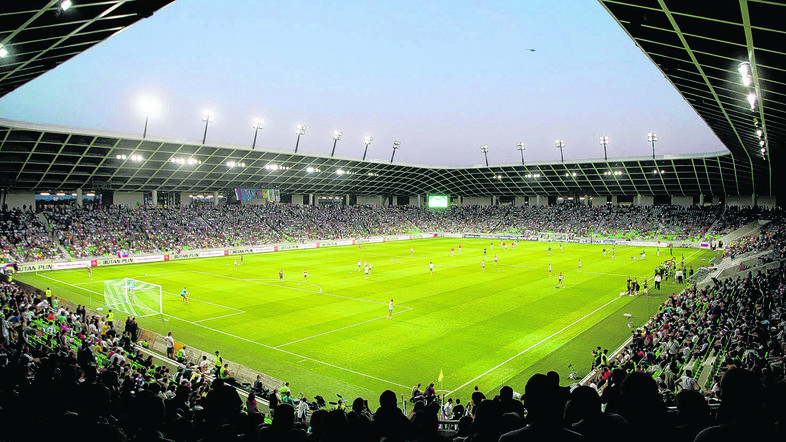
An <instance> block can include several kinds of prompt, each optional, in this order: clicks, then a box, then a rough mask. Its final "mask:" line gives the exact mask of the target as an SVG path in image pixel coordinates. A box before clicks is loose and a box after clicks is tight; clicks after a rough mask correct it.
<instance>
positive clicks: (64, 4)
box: [60, 0, 73, 11]
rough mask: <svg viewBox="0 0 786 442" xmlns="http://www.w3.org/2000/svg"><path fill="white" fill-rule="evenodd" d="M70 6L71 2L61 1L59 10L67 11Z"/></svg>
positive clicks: (69, 0)
mask: <svg viewBox="0 0 786 442" xmlns="http://www.w3.org/2000/svg"><path fill="white" fill-rule="evenodd" d="M71 5H73V3H71V0H63V1H62V2H60V9H62V10H63V11H67V10H68V8H70V7H71Z"/></svg>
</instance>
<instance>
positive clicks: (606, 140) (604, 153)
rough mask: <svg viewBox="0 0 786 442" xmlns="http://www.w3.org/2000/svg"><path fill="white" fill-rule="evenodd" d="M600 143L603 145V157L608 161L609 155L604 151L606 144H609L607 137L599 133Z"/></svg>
mask: <svg viewBox="0 0 786 442" xmlns="http://www.w3.org/2000/svg"><path fill="white" fill-rule="evenodd" d="M600 145H601V146H603V159H604V160H606V161H608V160H609V156H608V154H607V153H606V146H608V145H609V137H607V136H606V135H601V136H600Z"/></svg>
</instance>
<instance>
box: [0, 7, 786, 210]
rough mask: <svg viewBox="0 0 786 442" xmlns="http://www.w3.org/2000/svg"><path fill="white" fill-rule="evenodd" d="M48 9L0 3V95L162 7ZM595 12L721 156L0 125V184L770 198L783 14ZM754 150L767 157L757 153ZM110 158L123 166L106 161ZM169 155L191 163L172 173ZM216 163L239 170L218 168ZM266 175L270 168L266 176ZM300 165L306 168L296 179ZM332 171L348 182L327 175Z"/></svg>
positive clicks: (744, 10) (778, 127)
mask: <svg viewBox="0 0 786 442" xmlns="http://www.w3.org/2000/svg"><path fill="white" fill-rule="evenodd" d="M10 3H13V4H10ZM59 3H60V2H59V0H58V1H56V0H50V1H25V2H5V3H4V5H3V6H2V7H0V20H1V21H0V23H1V24H2V26H0V30H2V31H0V42H2V43H3V45H4V48H6V49H8V51H9V53H8V55H7V56H6V59H5V60H4V61H3V63H0V97H2V96H3V95H5V94H7V93H8V92H10V91H12V90H14V89H16V88H17V87H19V86H21V85H22V84H24V83H26V82H28V81H30V80H32V79H33V78H36V77H37V76H39V75H41V74H42V73H45V72H47V71H48V70H51V69H53V68H55V67H56V66H57V65H58V64H60V63H62V62H64V61H66V60H68V59H69V58H71V57H73V56H74V55H77V54H79V53H81V52H82V51H84V50H86V49H88V48H90V47H92V46H93V45H95V44H97V43H99V42H101V41H103V40H105V39H107V38H109V37H110V36H112V35H114V34H115V33H117V32H120V31H121V30H123V29H124V28H125V27H127V26H130V25H131V24H133V23H135V22H136V21H138V20H139V19H141V18H145V17H149V16H150V15H152V13H153V12H154V11H156V10H158V9H160V8H161V7H163V6H165V5H167V4H168V3H171V0H144V1H143V0H126V1H122V0H115V1H93V2H89V1H88V2H83V1H80V2H79V5H78V6H76V5H75V6H74V8H75V10H74V11H72V12H74V13H73V14H68V16H67V18H63V17H65V14H62V13H60V12H59V8H58V4H59ZM601 3H602V4H603V5H604V6H605V7H606V8H607V10H608V11H609V12H610V13H611V14H612V15H613V16H614V17H615V19H616V20H617V21H618V22H619V23H620V25H621V26H622V27H623V28H624V29H625V30H626V31H627V32H628V34H629V35H630V36H631V38H632V39H633V40H634V41H635V43H636V44H637V45H638V46H639V47H641V48H642V50H643V51H644V52H645V53H646V54H647V55H648V56H649V57H650V58H651V59H652V60H653V62H654V63H655V64H657V65H658V66H659V67H660V69H661V70H662V71H663V73H664V75H665V76H666V77H667V78H668V80H669V81H671V82H672V84H673V85H674V86H675V87H676V88H677V90H678V91H679V92H680V93H681V94H682V96H683V97H685V99H686V100H687V101H688V103H690V104H691V106H692V107H693V108H694V109H695V110H696V112H697V113H698V114H699V115H700V116H701V117H702V118H703V119H704V120H705V121H706V122H707V124H708V125H709V126H710V128H711V129H712V130H713V131H714V132H715V133H716V134H717V135H718V137H719V138H720V140H721V141H722V142H723V143H724V145H725V146H726V147H727V148H728V150H729V153H717V152H716V153H709V154H706V155H689V156H680V157H658V158H657V159H656V160H653V159H651V158H647V159H642V158H638V159H635V158H632V159H628V160H615V161H611V162H606V161H585V162H581V161H579V162H570V163H564V164H563V163H529V164H525V165H502V166H492V167H469V168H434V167H423V166H413V165H402V164H387V163H383V162H369V161H357V160H350V159H341V158H329V157H326V156H318V155H294V154H292V153H288V152H284V151H273V150H270V149H268V150H267V151H265V152H260V151H250V150H248V148H247V147H239V146H228V145H216V144H211V145H199V144H196V142H194V141H184V140H166V139H158V140H153V139H139V138H138V137H137V138H135V137H132V136H125V135H119V134H111V133H100V132H97V131H86V130H82V129H74V128H62V127H54V126H41V125H33V124H28V123H20V122H12V121H0V167H1V168H2V170H3V174H2V178H0V186H2V187H4V188H7V189H24V190H35V191H44V190H46V191H56V190H64V191H68V190H75V189H77V188H82V189H85V190H87V189H93V190H97V189H111V190H120V191H141V190H153V189H157V190H160V191H187V192H205V191H212V190H228V189H231V188H236V187H247V188H278V189H281V190H282V191H283V192H288V193H318V194H328V193H339V194H345V193H352V194H397V195H409V194H421V193H448V194H453V195H467V196H470V195H500V196H505V195H511V196H513V195H555V196H557V195H560V196H565V195H620V194H622V195H635V194H642V195H697V194H705V195H745V194H751V193H756V194H773V193H779V192H782V190H781V187H780V186H779V185H778V184H777V183H776V181H777V182H779V181H780V180H779V179H778V174H777V164H779V163H778V158H779V151H780V149H781V148H782V146H781V144H782V139H783V135H784V124H786V122H785V120H786V104H784V103H786V100H784V85H785V84H786V78H784V68H785V67H786V57H784V52H783V48H786V32H784V29H785V28H786V27H784V25H783V22H782V21H781V20H780V19H779V17H781V16H783V13H784V12H786V6H784V5H782V4H779V3H773V2H765V1H754V0H748V1H740V2H716V3H714V4H713V5H712V8H708V7H706V5H697V4H695V2H681V1H676V0H669V1H666V0H635V1H607V0H601ZM22 5H24V6H22ZM743 62H746V63H747V66H749V72H750V77H751V78H750V80H751V85H750V86H745V85H743V83H742V77H741V74H740V70H739V69H740V64H741V63H743ZM751 93H753V94H754V95H755V96H756V102H755V106H753V109H751V105H750V104H749V101H748V95H750V94H751ZM642 106H646V103H642ZM757 124H758V126H756V125H757ZM757 128H760V129H761V131H762V133H761V135H758V134H757V132H756V129H757ZM761 140H763V141H764V142H765V145H766V148H767V150H766V152H765V154H764V155H762V153H761V150H760V149H761V146H760V141H761ZM122 155H125V156H126V157H125V158H126V159H119V158H123V157H122ZM131 155H139V156H141V158H142V160H141V162H139V163H136V162H134V161H133V160H131V159H129V158H131ZM118 156H120V157H119V158H118ZM173 158H174V159H175V160H178V159H182V160H185V159H187V158H193V159H195V160H198V161H201V163H200V164H194V165H188V164H178V163H175V162H172V161H171V160H172V159H173ZM229 161H235V162H236V163H245V167H233V168H230V167H229V166H227V162H229ZM273 165H276V166H283V167H284V168H283V169H282V168H280V167H279V168H277V169H273ZM308 167H311V168H313V169H318V170H319V172H311V173H309V172H306V169H307V168H308ZM339 169H340V170H342V171H344V172H349V173H344V174H338V173H336V171H337V170H339ZM656 170H657V171H658V172H657V173H656V172H655V171H656ZM661 171H662V173H661ZM615 173H616V174H615ZM574 174H575V175H574Z"/></svg>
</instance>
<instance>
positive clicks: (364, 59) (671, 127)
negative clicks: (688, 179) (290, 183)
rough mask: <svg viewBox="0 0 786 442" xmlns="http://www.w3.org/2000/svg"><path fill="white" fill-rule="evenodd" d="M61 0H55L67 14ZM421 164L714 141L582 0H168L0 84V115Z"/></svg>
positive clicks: (599, 9)
mask: <svg viewBox="0 0 786 442" xmlns="http://www.w3.org/2000/svg"><path fill="white" fill-rule="evenodd" d="M78 3H79V2H78V0H74V5H75V6H76V7H74V8H72V9H71V10H69V11H67V12H66V13H69V14H78V13H79V10H78V9H79V8H78ZM143 97H152V98H153V99H154V100H155V101H157V102H158V103H159V104H160V108H159V109H158V110H157V111H156V112H154V113H153V114H151V115H150V120H149V127H148V138H151V139H156V138H159V137H161V138H173V137H176V138H180V139H188V140H193V142H194V143H200V142H201V139H202V134H203V131H204V123H203V122H202V116H203V114H204V112H205V111H206V110H208V109H209V110H212V111H214V112H215V121H214V122H213V123H211V124H210V126H209V128H208V133H207V142H208V143H220V144H236V145H238V146H240V147H241V148H250V145H251V140H252V138H253V135H254V130H253V129H252V127H251V125H252V121H253V119H254V118H261V119H264V128H263V129H262V130H261V131H260V132H259V138H258V141H257V149H265V148H272V149H285V150H290V149H292V150H293V149H294V146H295V140H296V135H295V127H296V125H297V124H298V123H302V124H305V125H306V127H307V129H306V133H305V135H303V136H302V138H301V140H300V147H299V153H304V154H320V155H329V154H330V150H331V148H332V145H333V140H332V135H333V132H334V130H336V129H341V130H343V137H342V139H341V140H340V141H339V142H338V145H337V147H336V156H337V157H347V158H353V159H360V158H361V157H362V156H363V150H364V144H363V138H364V136H367V135H370V136H373V137H374V140H373V142H372V144H371V146H370V147H369V150H368V157H367V158H368V159H371V160H377V161H385V162H387V161H389V160H390V155H391V147H392V145H393V141H394V140H398V141H400V142H401V149H400V150H399V151H398V152H397V153H396V158H395V159H396V162H403V163H409V164H424V165H430V166H473V165H480V164H483V163H484V159H483V153H482V152H481V151H480V146H481V145H484V144H485V145H488V148H489V151H488V160H489V163H490V164H491V165H495V164H512V163H519V162H520V161H521V158H520V154H519V151H517V150H516V144H517V143H518V142H524V143H525V145H526V148H527V150H526V151H525V152H524V157H525V160H526V161H527V162H530V161H559V159H560V153H559V151H558V150H557V149H556V148H555V147H554V141H555V140H556V139H558V138H561V139H564V140H565V143H566V147H565V150H564V155H565V160H566V161H576V160H582V159H598V158H601V159H602V158H603V149H602V147H601V146H600V144H599V142H598V138H599V136H600V135H607V136H608V137H609V138H610V141H609V145H608V154H609V158H610V159H614V158H631V157H646V156H650V155H651V146H650V144H649V143H648V142H647V132H648V131H655V132H656V133H657V134H658V142H657V144H656V146H655V149H656V154H657V155H665V154H684V153H696V152H716V151H722V150H725V148H724V147H723V145H722V144H721V143H720V141H719V140H718V139H717V137H716V136H715V135H714V134H713V133H712V131H710V129H709V128H708V127H707V126H706V124H705V123H704V121H703V120H701V118H699V116H698V115H697V114H696V113H695V112H694V111H693V109H691V108H690V106H689V105H688V104H687V103H686V102H685V101H684V100H683V99H682V98H681V97H680V95H679V94H678V93H677V91H676V90H675V89H674V87H673V86H672V85H671V84H670V83H669V82H668V81H667V80H666V78H665V77H664V76H663V74H662V73H661V72H660V71H659V70H658V69H657V67H656V66H655V65H654V64H653V63H652V62H651V61H650V60H649V59H648V58H647V57H646V55H645V54H643V53H642V52H641V51H640V50H639V48H637V47H636V45H635V44H634V42H633V40H631V39H630V37H628V36H627V35H626V34H625V32H624V30H623V29H622V28H621V27H620V26H619V25H618V24H617V23H616V22H615V21H614V19H613V18H612V17H611V15H609V13H608V12H607V11H606V10H605V9H604V8H603V6H602V5H601V4H600V3H599V2H598V1H595V0H561V1H553V0H522V1H513V0H510V1H486V2H483V1H460V0H458V1H457V0H451V1H443V0H422V1H416V0H398V1H388V2H385V1H357V0H342V1H332V2H327V1H318V0H316V1H313V0H312V1H304V0H289V1H285V2H277V1H276V2H274V1H263V0H226V1H221V2H217V1H215V0H177V1H175V2H174V3H173V4H171V5H169V6H167V7H166V8H164V9H163V10H160V11H158V12H157V13H156V14H154V15H153V16H152V17H150V18H149V19H145V20H142V21H140V22H138V23H137V24H135V25H133V26H131V27H130V28H128V29H127V30H125V31H124V32H121V33H120V34H118V35H116V36H114V37H112V38H110V39H109V40H107V41H105V42H103V43H100V44H98V45H97V46H95V47H93V48H92V49H89V50H88V51H86V52H84V53H82V54H80V55H78V56H76V57H74V58H72V59H71V60H70V61H68V62H66V63H64V64H63V65H61V66H59V67H57V68H56V69H54V70H52V71H50V72H48V73H47V74H44V75H42V76H40V77H39V78H37V79H35V80H33V81H31V82H30V83H28V84H26V85H24V86H22V87H20V88H19V89H17V90H16V91H14V92H12V93H10V94H8V95H7V96H5V97H4V98H2V99H0V117H2V118H8V119H13V120H21V121H25V122H34V123H44V124H57V125H65V126H72V127H76V128H85V129H100V130H108V131H115V132H122V133H126V134H127V136H136V137H141V135H142V130H143V126H144V121H145V117H144V113H143V111H142V108H141V104H140V102H141V100H142V98H143Z"/></svg>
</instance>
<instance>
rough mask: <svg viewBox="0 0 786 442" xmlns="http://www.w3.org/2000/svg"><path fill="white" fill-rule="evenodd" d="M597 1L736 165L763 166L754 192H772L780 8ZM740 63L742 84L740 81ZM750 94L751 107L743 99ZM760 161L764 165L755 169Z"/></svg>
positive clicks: (779, 127) (782, 35) (783, 109)
mask: <svg viewBox="0 0 786 442" xmlns="http://www.w3.org/2000/svg"><path fill="white" fill-rule="evenodd" d="M601 3H603V5H604V6H605V7H606V9H607V10H608V11H609V12H610V13H611V15H612V16H614V18H615V19H616V20H617V22H619V23H620V25H621V26H622V27H623V28H624V29H625V30H626V32H627V33H628V34H629V35H630V36H631V38H633V40H634V41H635V43H636V44H637V45H638V46H639V47H640V48H641V49H642V50H643V51H644V52H645V53H646V54H647V56H649V58H650V59H651V60H652V61H653V62H654V63H655V64H656V65H657V66H658V67H659V68H660V69H661V71H662V72H663V73H664V75H666V77H667V78H668V79H669V81H671V83H672V84H673V85H674V86H675V87H676V88H677V90H678V91H679V92H680V94H682V96H683V97H684V98H685V100H687V101H688V103H690V105H691V106H692V107H693V108H694V109H695V110H696V112H697V113H698V114H699V115H700V116H701V117H702V118H703V119H704V121H706V122H707V124H708V125H709V126H710V128H711V129H712V130H713V131H714V132H715V134H716V135H717V136H718V138H719V139H720V140H721V142H723V144H724V145H725V146H726V148H727V149H729V151H730V152H731V154H732V156H733V157H734V161H735V164H736V167H737V168H739V169H745V168H750V169H751V170H755V169H757V167H761V168H763V169H765V173H766V176H762V177H760V176H758V175H757V174H755V175H754V176H755V180H754V189H755V190H754V191H755V192H756V193H760V194H769V193H773V192H774V191H779V189H778V187H779V186H777V185H774V184H773V182H772V181H773V179H775V177H773V173H777V167H775V165H777V164H778V163H779V162H778V161H775V158H773V157H774V156H778V157H779V156H780V151H781V150H782V149H783V139H784V135H786V26H784V21H783V17H784V16H786V4H784V3H783V2H772V1H758V0H740V1H719V2H712V3H704V2H690V1H680V0H623V1H617V0H602V1H601ZM742 64H745V65H744V66H742V69H744V70H747V72H748V74H746V75H749V81H750V83H749V85H745V84H743V78H742V76H743V71H741V70H740V69H741V65H742ZM751 94H752V95H753V96H754V97H755V105H754V106H751V104H750V102H749V101H748V96H749V95H751ZM642 105H643V106H646V103H642ZM757 129H760V130H761V131H762V132H761V135H759V134H758V133H757ZM761 141H764V142H765V147H766V152H765V153H764V155H762V151H761V148H762V146H761V144H760V143H761ZM762 162H767V165H766V166H762V165H759V166H757V164H758V163H762Z"/></svg>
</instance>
